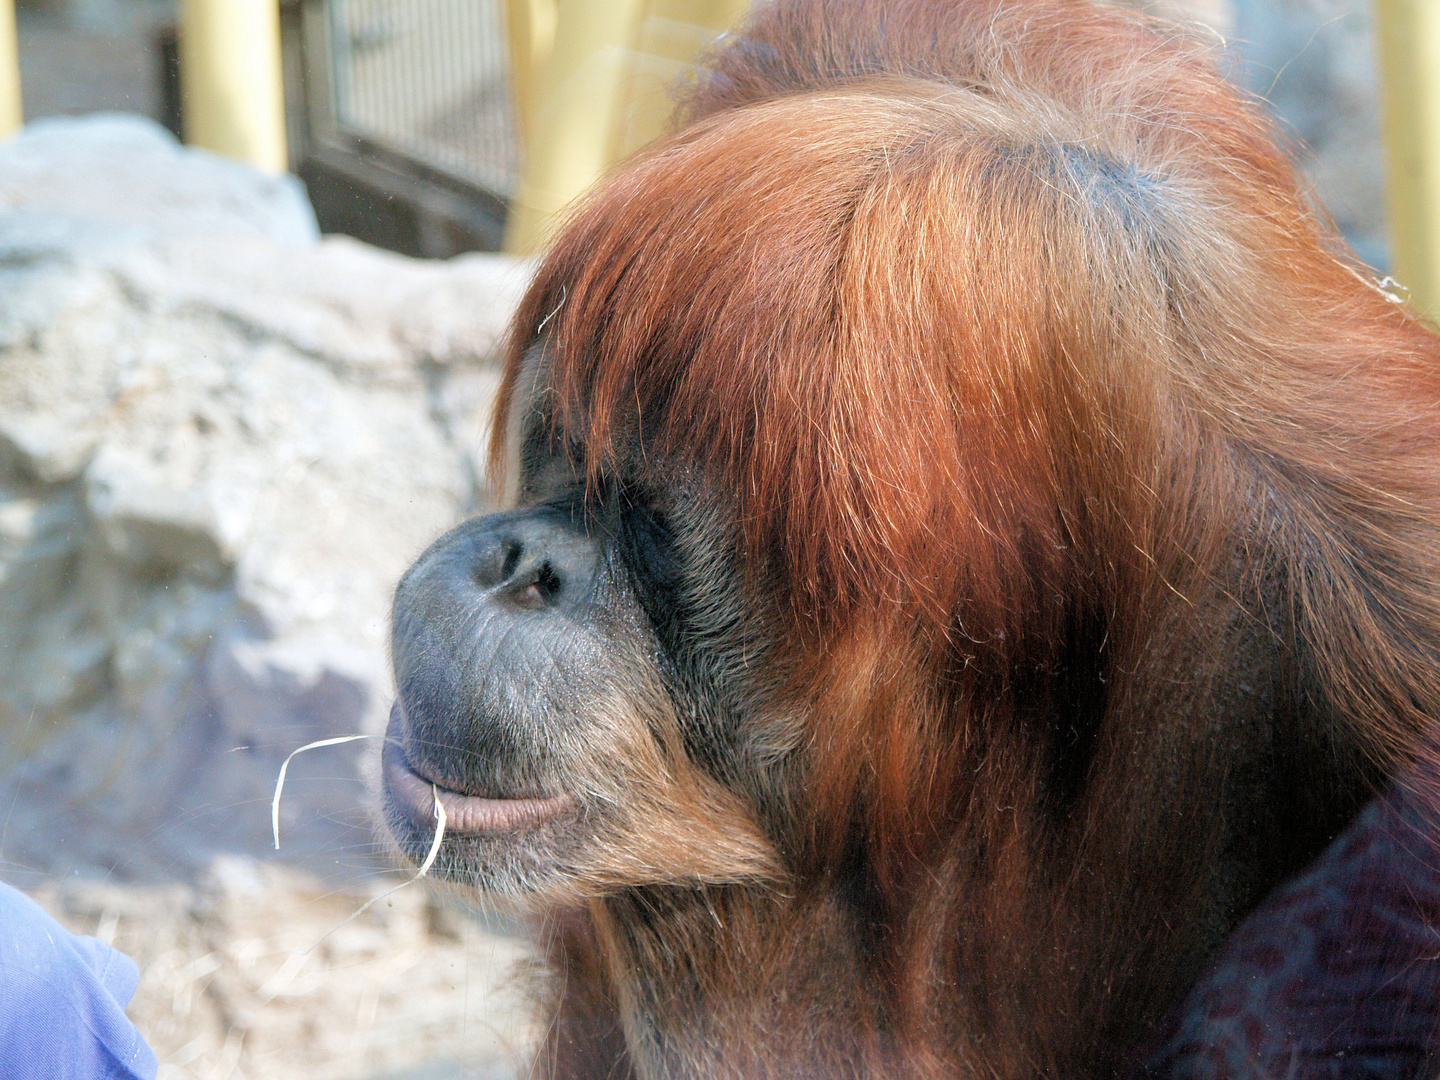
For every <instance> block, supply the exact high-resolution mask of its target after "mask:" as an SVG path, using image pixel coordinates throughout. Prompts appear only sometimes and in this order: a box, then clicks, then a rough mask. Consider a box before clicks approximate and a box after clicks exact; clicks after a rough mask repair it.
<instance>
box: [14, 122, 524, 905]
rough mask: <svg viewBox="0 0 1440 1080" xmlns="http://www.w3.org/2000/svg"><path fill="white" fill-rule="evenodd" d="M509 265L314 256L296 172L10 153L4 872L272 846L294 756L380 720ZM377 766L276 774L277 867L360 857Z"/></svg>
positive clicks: (471, 478) (90, 137)
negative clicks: (394, 596)
mask: <svg viewBox="0 0 1440 1080" xmlns="http://www.w3.org/2000/svg"><path fill="white" fill-rule="evenodd" d="M526 276H527V269H526V267H525V265H524V264H521V263H517V262H514V261H511V260H506V259H504V258H501V257H497V256H465V257H462V258H458V259H455V260H452V261H450V262H444V263H424V262H417V261H412V260H408V259H404V258H401V257H399V256H394V255H390V254H387V253H383V252H380V251H377V250H374V249H370V248H367V247H365V246H363V245H361V244H358V243H356V242H354V241H350V240H346V239H342V238H327V239H321V238H319V237H318V235H317V233H316V229H315V224H314V218H313V215H312V214H311V213H310V210H309V206H308V204H307V203H306V202H305V199H304V196H303V192H302V191H301V190H300V188H299V186H298V184H296V183H295V182H294V181H293V180H292V179H291V178H288V177H280V178H274V177H267V176H264V175H262V174H260V173H257V172H255V171H254V170H251V169H249V168H247V167H245V166H242V165H238V164H234V163H231V162H226V161H223V160H221V159H219V158H216V157H213V156H210V155H207V154H204V153H202V152H197V151H191V150H186V149H182V148H181V147H179V146H177V145H176V144H175V143H174V141H173V140H172V139H171V138H170V137H169V135H167V134H166V133H164V132H163V130H162V129H160V128H158V127H156V126H154V125H152V124H150V123H149V122H147V121H142V120H139V119H136V118H133V117H120V116H110V117H92V118H87V119H83V120H53V121H44V122H41V123H37V124H32V125H31V126H30V127H28V128H27V129H26V130H25V132H24V133H23V134H22V135H21V136H20V137H18V138H17V139H15V140H12V141H11V142H9V143H7V144H5V145H3V146H0V807H8V808H9V815H8V818H5V819H4V820H5V821H6V825H5V829H4V832H3V835H0V860H3V862H0V867H3V868H4V869H5V870H6V872H7V873H6V876H8V877H10V878H11V879H12V880H13V879H16V878H17V877H23V874H24V872H26V871H41V870H44V871H50V872H54V871H56V870H58V869H62V868H64V867H69V866H83V867H87V868H92V869H98V870H104V871H115V872H119V873H121V874H130V875H140V876H146V875H156V874H159V875H165V874H182V875H183V874H187V873H189V872H190V871H191V870H192V869H193V867H194V866H195V865H197V864H198V861H200V860H203V859H205V858H207V857H208V855H209V854H210V853H211V852H212V851H214V850H216V849H217V848H218V849H233V850H240V851H250V852H254V853H259V852H262V851H263V850H264V849H265V848H266V847H267V845H268V842H269V841H268V830H269V798H270V792H271V788H272V785H273V783H274V779H275V774H276V770H277V768H278V766H279V763H280V761H281V760H283V757H284V755H285V754H286V753H288V752H289V751H290V750H291V749H293V748H295V747H296V746H299V745H301V744H302V743H305V742H308V741H311V740H314V739H319V738H324V737H326V736H331V735H343V734H352V733H357V732H372V733H373V732H378V731H380V730H383V724H384V718H385V715H386V712H387V710H388V705H389V700H390V697H389V695H390V678H389V671H388V662H387V656H386V620H387V615H388V607H389V595H390V591H391V589H392V587H393V585H394V582H395V580H396V579H397V578H398V576H399V575H400V573H401V572H402V571H403V570H404V568H405V566H406V565H407V564H408V562H409V561H410V560H411V559H413V558H414V556H415V555H416V554H418V553H419V551H420V550H422V549H423V547H424V546H425V545H426V544H427V543H428V542H429V541H430V540H431V539H433V538H434V537H435V536H436V535H437V534H438V533H440V532H441V531H442V530H444V529H445V528H447V527H448V526H449V525H451V524H453V523H454V522H456V521H457V520H459V519H460V518H461V517H463V516H464V515H466V514H468V513H471V512H473V511H474V510H475V509H476V508H477V506H478V504H479V502H480V500H481V498H482V491H483V453H484V446H485V438H486V435H485V425H486V420H487V416H488V408H489V401H490V398H491V396H492V394H493V391H494V388H495V385H496V383H497V381H498V375H497V371H496V369H495V367H494V364H493V355H494V352H495V349H496V345H497V342H498V340H499V337H500V335H501V333H502V332H503V328H504V324H505V322H506V320H507V318H508V315H509V312H510V310H511V308H512V307H513V305H514V303H515V302H516V300H517V299H518V296H519V292H520V290H521V289H523V287H524V283H525V280H526ZM375 756H376V755H375V754H374V746H373V744H370V743H358V744H350V745H347V746H344V747H340V748H337V749H334V750H322V751H316V752H314V754H313V756H311V757H310V759H308V760H307V758H304V757H302V758H298V759H297V760H296V762H295V764H294V765H293V766H292V776H293V778H294V779H293V780H292V781H291V782H290V784H289V786H288V787H287V795H286V803H285V818H284V822H285V824H286V826H287V833H288V837H287V845H286V846H287V850H288V851H291V852H293V853H295V854H299V855H309V856H310V857H311V858H312V860H313V858H314V857H315V855H316V853H329V856H330V857H333V858H334V859H335V860H337V861H339V862H343V863H345V864H346V865H347V867H348V865H349V864H350V863H352V862H355V861H357V860H358V861H359V862H362V863H363V862H364V860H365V858H366V856H367V853H368V852H369V851H370V849H371V841H370V838H369V832H368V824H367V815H366V811H365V809H364V805H365V802H366V799H365V794H364V789H363V784H362V783H361V779H362V777H363V775H364V773H365V767H364V762H366V761H368V760H373V759H374V757H375ZM312 868H314V867H313V863H312ZM347 872H348V870H347Z"/></svg>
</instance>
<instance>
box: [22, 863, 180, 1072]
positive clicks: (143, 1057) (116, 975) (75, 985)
mask: <svg viewBox="0 0 1440 1080" xmlns="http://www.w3.org/2000/svg"><path fill="white" fill-rule="evenodd" d="M139 981H140V969H139V968H137V967H136V966H135V961H133V960H131V959H130V958H129V957H128V956H126V955H125V954H124V953H121V952H118V951H117V950H115V949H112V948H111V947H110V946H109V945H106V944H105V943H104V942H102V941H99V940H98V939H96V938H93V937H82V936H80V935H78V934H72V933H70V931H68V930H66V929H65V928H64V927H63V926H61V925H60V924H59V923H58V922H56V921H55V920H54V919H52V918H51V917H50V916H49V915H47V914H46V913H45V911H44V910H43V909H42V908H41V907H40V905H39V904H37V903H35V901H33V900H31V899H30V898H29V897H28V896H26V895H25V894H24V893H22V892H19V891H17V890H16V889H13V888H11V887H10V886H9V885H6V884H5V883H4V882H0V1077H4V1078H5V1080H154V1077H155V1073H156V1071H157V1070H158V1068H159V1064H158V1062H157V1061H156V1060H155V1052H154V1051H153V1050H151V1049H150V1047H149V1046H148V1045H147V1044H146V1042H145V1040H144V1039H143V1038H142V1037H141V1035H140V1032H139V1031H138V1030H136V1028H135V1025H134V1024H132V1023H131V1022H130V1020H129V1019H128V1018H127V1017H126V1016H125V1006H126V1004H127V1003H128V1002H129V1001H130V998H131V996H132V995H133V994H134V993H135V985H136V983H138V982H139Z"/></svg>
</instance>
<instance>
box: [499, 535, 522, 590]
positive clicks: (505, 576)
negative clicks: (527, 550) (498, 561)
mask: <svg viewBox="0 0 1440 1080" xmlns="http://www.w3.org/2000/svg"><path fill="white" fill-rule="evenodd" d="M522 550H523V549H522V548H521V546H520V541H518V540H511V541H509V542H508V543H506V545H505V561H504V563H503V564H502V565H501V567H500V580H501V581H509V580H510V578H511V577H513V576H514V574H515V568H516V567H517V566H519V565H520V555H521V552H522Z"/></svg>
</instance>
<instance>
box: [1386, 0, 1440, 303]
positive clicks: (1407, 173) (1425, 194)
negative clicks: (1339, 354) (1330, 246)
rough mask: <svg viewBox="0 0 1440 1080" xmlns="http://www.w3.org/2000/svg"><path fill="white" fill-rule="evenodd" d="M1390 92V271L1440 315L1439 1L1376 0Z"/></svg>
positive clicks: (1413, 300)
mask: <svg viewBox="0 0 1440 1080" xmlns="http://www.w3.org/2000/svg"><path fill="white" fill-rule="evenodd" d="M1374 10H1375V23H1376V31H1377V33H1376V40H1377V42H1378V44H1379V50H1380V72H1381V83H1382V86H1383V93H1384V114H1385V151H1386V153H1385V158H1386V160H1385V164H1386V169H1387V192H1386V194H1387V198H1388V202H1389V207H1388V209H1389V218H1390V265H1391V272H1392V273H1393V274H1394V276H1395V278H1396V279H1397V280H1399V282H1400V283H1401V284H1402V285H1404V286H1405V287H1406V288H1408V289H1409V290H1410V302H1411V304H1412V305H1413V306H1414V308H1415V309H1416V310H1417V311H1419V312H1420V313H1422V314H1424V315H1427V316H1430V317H1432V318H1433V317H1435V316H1437V315H1440V3H1437V2H1436V0H1375V9H1374Z"/></svg>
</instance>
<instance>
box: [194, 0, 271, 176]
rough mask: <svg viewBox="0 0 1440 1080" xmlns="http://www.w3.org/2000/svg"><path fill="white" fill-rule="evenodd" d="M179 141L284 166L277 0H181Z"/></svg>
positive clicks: (262, 165) (260, 163)
mask: <svg viewBox="0 0 1440 1080" xmlns="http://www.w3.org/2000/svg"><path fill="white" fill-rule="evenodd" d="M180 92H181V100H182V102H183V104H184V107H183V115H184V122H185V141H186V142H188V143H191V144H192V145H194V146H199V147H203V148H205V149H206V150H213V151H215V152H216V153H217V154H224V155H226V156H227V157H233V158H239V159H240V160H242V161H248V162H250V163H251V164H253V165H256V166H258V167H259V168H261V169H264V170H266V171H267V172H275V173H278V172H284V171H285V168H286V163H287V156H288V155H287V153H286V146H285V102H284V79H283V75H282V72H281V66H280V8H279V0H181V3H180Z"/></svg>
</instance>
